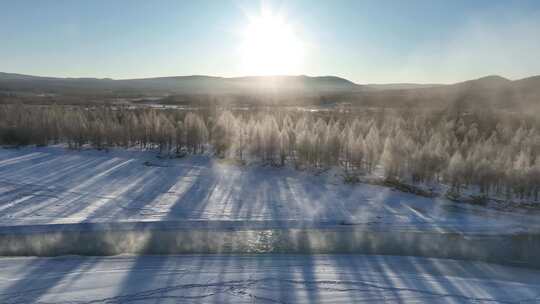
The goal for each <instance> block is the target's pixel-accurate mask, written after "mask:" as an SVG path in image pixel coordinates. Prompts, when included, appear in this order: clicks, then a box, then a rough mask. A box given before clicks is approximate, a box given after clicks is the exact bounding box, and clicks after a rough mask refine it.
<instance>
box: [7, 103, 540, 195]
mask: <svg viewBox="0 0 540 304" xmlns="http://www.w3.org/2000/svg"><path fill="white" fill-rule="evenodd" d="M539 131H540V121H539V119H538V118H535V117H525V116H523V115H521V114H519V115H518V114H512V113H509V112H493V111H488V110H484V111H476V112H471V111H460V110H456V109H450V110H444V111H417V112H412V111H406V110H402V111H396V110H391V111H390V110H387V111H384V110H378V111H369V110H362V111H358V112H354V113H351V112H345V113H342V112H339V111H323V112H315V113H309V112H302V111H290V110H289V111H286V110H279V108H275V109H272V110H262V111H261V110H257V111H250V110H248V111H236V112H233V111H227V110H221V111H207V112H200V113H192V112H191V113H186V112H184V111H179V110H155V109H129V108H111V107H96V108H91V109H88V108H82V107H59V106H52V107H35V106H21V105H4V106H2V107H0V141H1V143H3V144H12V145H13V144H38V145H46V144H49V143H61V142H64V143H67V144H68V145H69V146H70V147H71V148H80V147H81V146H83V145H91V146H93V147H96V148H98V149H104V148H108V147H126V148H132V147H139V148H142V149H148V148H155V149H159V150H160V152H163V153H171V154H174V153H185V152H187V153H202V152H204V151H205V150H206V151H209V152H211V153H213V154H215V155H216V156H217V157H226V158H232V159H237V160H239V161H241V162H251V161H263V162H266V163H269V164H273V165H292V166H295V167H296V168H318V169H323V168H330V167H335V166H338V167H341V168H343V170H344V172H345V173H346V176H347V177H348V178H351V177H356V176H360V175H366V174H367V175H369V174H381V175H383V176H384V177H385V178H386V179H389V180H394V181H400V182H412V183H435V184H439V183H444V184H447V185H449V186H450V189H451V191H452V192H455V193H460V192H462V191H464V190H465V189H477V190H478V191H480V192H481V193H483V194H485V195H498V196H506V197H518V198H521V199H533V200H535V201H538V199H539V193H540V133H539Z"/></svg>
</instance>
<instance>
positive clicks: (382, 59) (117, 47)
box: [0, 0, 540, 83]
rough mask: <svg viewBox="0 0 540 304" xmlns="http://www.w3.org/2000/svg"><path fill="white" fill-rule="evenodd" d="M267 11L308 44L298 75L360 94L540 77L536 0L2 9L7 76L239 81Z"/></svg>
mask: <svg viewBox="0 0 540 304" xmlns="http://www.w3.org/2000/svg"><path fill="white" fill-rule="evenodd" d="M263 8H264V9H266V10H270V11H272V12H274V13H275V14H279V15H280V16H282V17H283V19H285V20H286V21H287V23H288V24H290V25H291V27H292V28H293V29H294V32H295V36H296V37H297V38H298V39H299V40H301V41H302V45H303V57H302V63H301V64H299V65H298V66H297V67H296V66H295V68H294V70H291V71H290V73H291V74H307V75H337V76H341V77H345V78H348V79H351V80H353V81H355V82H358V83H384V82H386V83H389V82H455V81H460V80H465V79H470V78H475V77H481V76H484V75H489V74H499V75H502V76H505V77H509V78H511V79H517V78H523V77H527V76H531V75H537V74H540V56H538V54H540V1H534V0H531V1H498V0H492V1H483V0H477V1H446V0H431V1H413V0H409V1H397V0H396V1H380V0H379V1H375V0H373V1H361V0H357V1H340V0H337V1H313V0H311V1H263V2H261V1H225V0H223V1H217V0H215V1H202V0H200V1H180V0H178V1H172V0H171V1H165V0H163V1H159V0H156V1H142V0H140V1H139V0H125V1H114V0H108V1H104V0H92V1H82V0H54V1H53V0H50V1H49V0H33V1H30V0H17V1H13V0H0V41H1V42H0V43H1V47H0V71H4V72H14V73H25V74H33V75H50V76H67V77H111V78H137V77H152V76H170V75H192V74H207V75H217V76H241V75H243V74H244V73H245V72H244V71H243V70H242V68H241V64H240V63H241V62H242V58H241V57H242V56H243V55H242V54H241V52H239V45H240V44H242V39H243V38H242V37H241V35H239V34H238V33H239V32H242V29H243V28H245V27H246V26H247V24H248V23H249V20H248V17H247V16H252V15H257V14H258V13H259V12H260V11H261V9H263ZM255 73H256V72H255Z"/></svg>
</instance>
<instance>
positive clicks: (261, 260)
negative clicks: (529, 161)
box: [0, 255, 540, 304]
mask: <svg viewBox="0 0 540 304" xmlns="http://www.w3.org/2000/svg"><path fill="white" fill-rule="evenodd" d="M0 269H2V271H1V272H0V302H1V303H5V304H13V303H81V304H82V303H373V302H377V303H491V302H493V303H538V302H540V271H539V270H527V269H521V268H512V267H506V266H499V265H493V264H487V263H480V262H464V261H453V260H445V259H428V258H414V257H396V256H376V255H375V256H365V255H353V256H349V255H313V256H306V255H301V256H292V255H258V256H246V255H243V256H235V255H226V256H223V255H187V256H117V257H84V258H83V257H59V258H0Z"/></svg>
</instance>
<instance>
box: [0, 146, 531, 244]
mask: <svg viewBox="0 0 540 304" xmlns="http://www.w3.org/2000/svg"><path fill="white" fill-rule="evenodd" d="M187 220H191V221H201V220H203V221H216V220H221V221H238V223H242V225H249V222H256V221H259V222H261V221H262V222H271V223H277V222H278V221H279V222H280V225H287V223H293V222H296V223H298V222H310V223H311V225H316V224H317V223H322V222H325V223H337V224H356V225H366V226H369V227H378V228H379V229H421V230H426V229H432V230H437V231H441V230H452V231H463V232H482V233H496V234H500V233H513V232H517V231H531V230H536V231H539V230H540V229H538V227H539V224H540V223H539V222H540V221H538V216H537V215H531V214H523V213H522V214H516V213H508V212H501V211H495V210H489V209H487V208H483V207H481V206H473V205H468V204H459V203H455V202H450V201H447V200H444V199H433V198H424V197H418V196H415V195H412V194H406V193H402V192H399V191H395V190H392V189H390V188H385V187H381V186H375V185H366V184H359V185H346V184H343V182H342V180H341V179H340V177H336V176H334V175H332V174H331V173H327V174H322V175H319V176H316V175H314V174H313V173H310V172H300V171H296V170H294V169H291V168H273V167H261V166H247V167H240V166H236V165H231V164H226V163H220V162H218V161H216V160H213V159H211V158H208V157H206V156H190V157H186V158H184V159H174V160H169V159H167V160H160V159H157V158H156V154H155V153H153V152H138V151H122V150H115V151H111V152H103V151H95V150H87V151H81V152H79V151H69V150H65V149H63V148H60V147H47V148H25V149H20V150H16V149H0V226H13V225H32V224H56V223H81V222H123V221H183V222H185V221H187Z"/></svg>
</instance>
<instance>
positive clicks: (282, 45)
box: [240, 12, 304, 75]
mask: <svg viewBox="0 0 540 304" xmlns="http://www.w3.org/2000/svg"><path fill="white" fill-rule="evenodd" d="M248 21H249V22H248V24H247V25H246V27H245V28H244V29H243V30H242V31H241V36H242V42H241V44H240V55H241V61H242V67H241V69H242V72H243V73H244V74H246V75H286V74H295V73H298V72H299V71H300V69H301V66H302V63H303V57H304V47H303V43H302V41H301V40H300V39H299V37H298V36H297V33H296V32H295V30H294V28H293V26H292V25H291V24H289V23H288V22H287V21H286V20H285V19H284V18H283V17H282V16H279V15H276V14H272V13H270V12H262V13H261V14H259V15H257V16H249V17H248Z"/></svg>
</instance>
